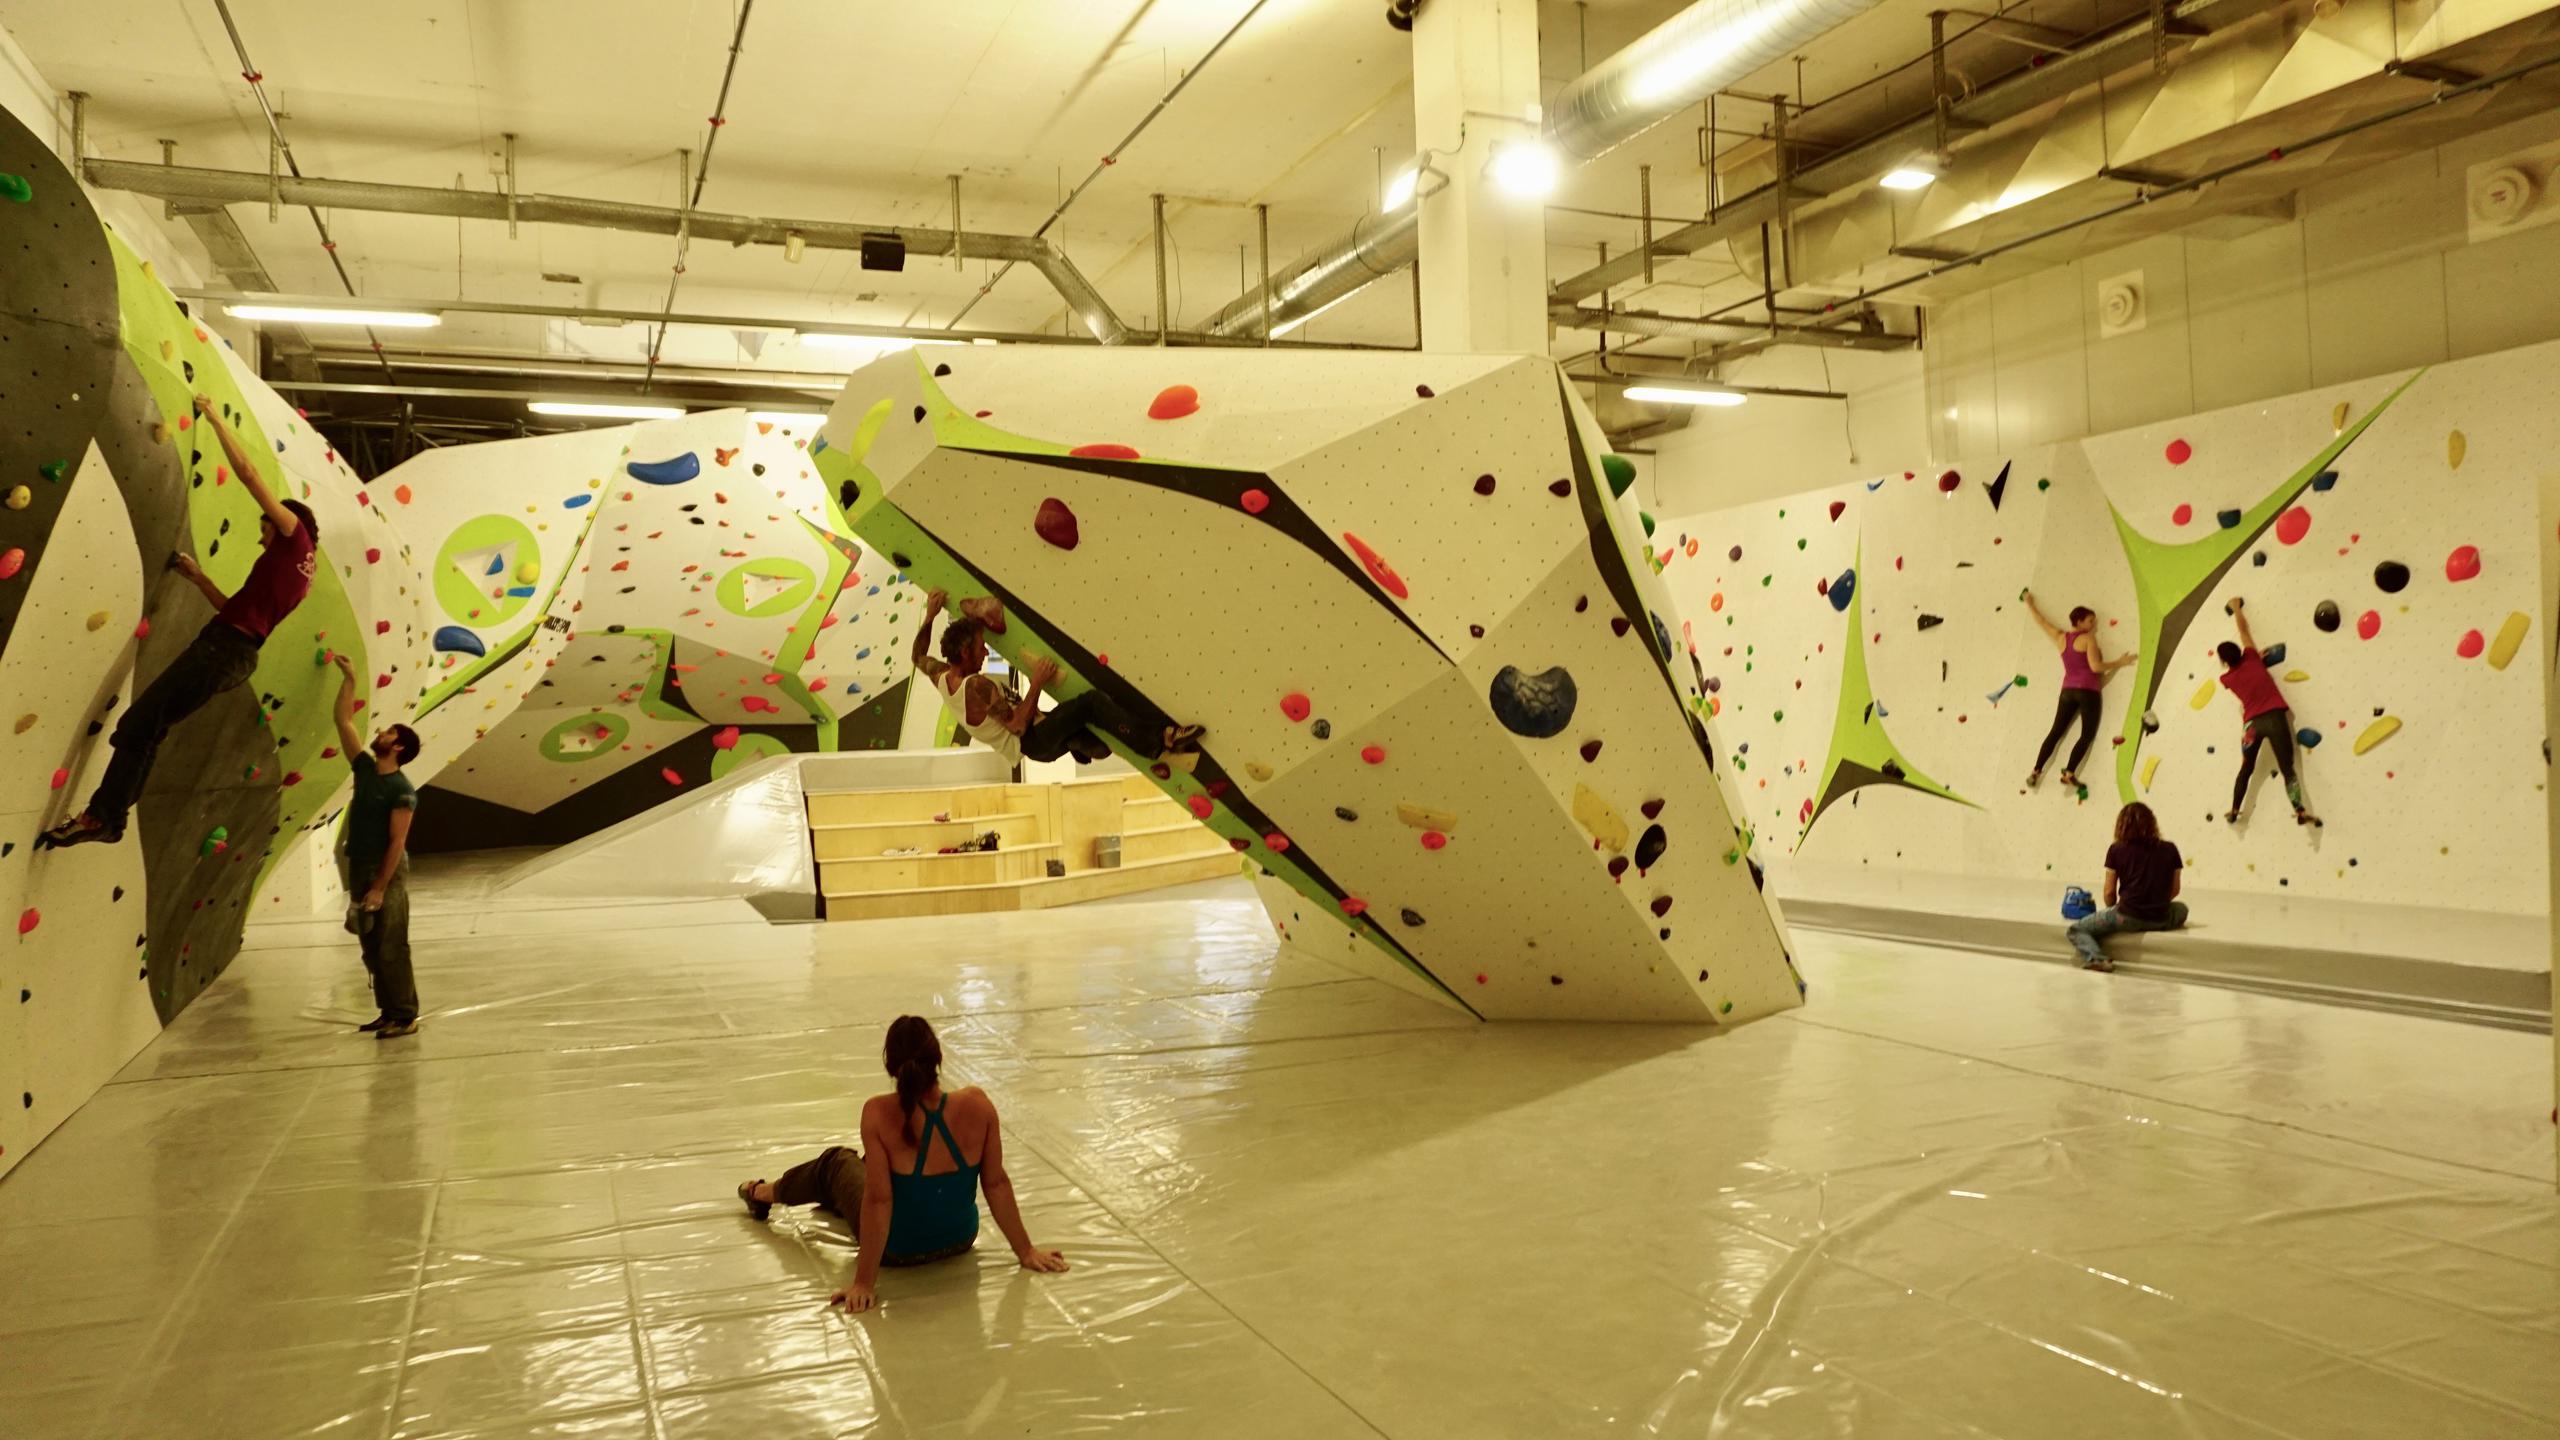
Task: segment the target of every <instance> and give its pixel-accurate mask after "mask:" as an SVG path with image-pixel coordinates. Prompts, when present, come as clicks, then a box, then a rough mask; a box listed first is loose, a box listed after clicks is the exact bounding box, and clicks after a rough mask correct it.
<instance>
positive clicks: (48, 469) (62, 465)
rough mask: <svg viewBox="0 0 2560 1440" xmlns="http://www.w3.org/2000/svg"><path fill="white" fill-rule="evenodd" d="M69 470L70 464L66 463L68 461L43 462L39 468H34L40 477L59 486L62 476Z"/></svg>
mask: <svg viewBox="0 0 2560 1440" xmlns="http://www.w3.org/2000/svg"><path fill="white" fill-rule="evenodd" d="M70 469H71V465H70V462H68V461H65V460H47V461H46V462H44V463H43V464H41V465H39V466H37V467H36V473H37V474H39V475H41V476H43V477H44V478H46V479H47V480H50V481H52V482H54V483H55V484H57V485H59V484H61V483H62V477H63V475H64V474H65V473H66V472H68V471H69V470H70Z"/></svg>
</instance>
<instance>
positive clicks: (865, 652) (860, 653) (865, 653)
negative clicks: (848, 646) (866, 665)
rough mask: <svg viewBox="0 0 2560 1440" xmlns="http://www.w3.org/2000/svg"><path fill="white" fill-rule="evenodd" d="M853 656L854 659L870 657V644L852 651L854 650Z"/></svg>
mask: <svg viewBox="0 0 2560 1440" xmlns="http://www.w3.org/2000/svg"><path fill="white" fill-rule="evenodd" d="M853 658H854V659H856V660H868V659H870V658H871V647H870V646H868V645H865V646H863V647H862V648H861V649H859V650H856V651H854V652H853Z"/></svg>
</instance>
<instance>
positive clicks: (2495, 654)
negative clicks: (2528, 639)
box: [2489, 610, 2532, 670]
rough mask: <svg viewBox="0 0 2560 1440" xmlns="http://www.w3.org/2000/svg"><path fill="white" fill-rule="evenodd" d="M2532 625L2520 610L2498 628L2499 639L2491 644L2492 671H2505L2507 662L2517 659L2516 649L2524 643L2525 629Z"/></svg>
mask: <svg viewBox="0 0 2560 1440" xmlns="http://www.w3.org/2000/svg"><path fill="white" fill-rule="evenodd" d="M2530 623H2532V622H2530V621H2528V620H2527V619H2526V618H2525V614H2524V612H2523V611H2521V610H2518V611H2516V612H2514V613H2513V614H2511V615H2509V616H2508V617H2507V620H2506V623H2505V624H2503V625H2500V626H2499V627H2498V638H2497V639H2495V640H2492V641H2490V642H2489V668H2490V669H2492V670H2504V669H2506V668H2507V662H2508V661H2510V660H2513V659H2514V658H2516V647H2517V646H2519V645H2522V644H2523V643H2524V632H2525V627H2526V626H2527V625H2528V624H2530Z"/></svg>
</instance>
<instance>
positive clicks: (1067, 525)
mask: <svg viewBox="0 0 2560 1440" xmlns="http://www.w3.org/2000/svg"><path fill="white" fill-rule="evenodd" d="M1031 529H1032V531H1033V532H1034V533H1035V534H1037V535H1038V536H1039V537H1040V538H1041V539H1043V540H1046V541H1048V542H1049V543H1050V544H1052V545H1055V546H1057V547H1058V548H1059V549H1061V550H1073V549H1074V548H1076V541H1077V540H1079V539H1081V538H1082V536H1081V535H1080V534H1078V532H1077V530H1076V512H1074V511H1073V510H1070V509H1068V508H1067V502H1066V501H1064V500H1061V499H1059V498H1058V497H1057V496H1055V495H1052V496H1050V497H1048V498H1047V499H1045V500H1043V501H1041V502H1040V510H1039V513H1038V514H1036V515H1033V516H1032V517H1031Z"/></svg>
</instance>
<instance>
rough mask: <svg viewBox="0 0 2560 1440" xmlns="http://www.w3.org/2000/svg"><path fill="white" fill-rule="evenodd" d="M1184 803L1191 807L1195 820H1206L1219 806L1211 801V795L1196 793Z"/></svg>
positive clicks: (1192, 816)
mask: <svg viewBox="0 0 2560 1440" xmlns="http://www.w3.org/2000/svg"><path fill="white" fill-rule="evenodd" d="M1183 803H1185V804H1187V805H1189V806H1190V807H1191V818H1192V819H1194V820H1206V819H1208V818H1209V816H1210V814H1211V813H1212V812H1214V811H1216V809H1217V808H1218V807H1217V806H1215V805H1212V804H1210V803H1209V797H1208V796H1206V795H1194V796H1192V797H1191V798H1190V799H1189V800H1187V801H1185V802H1183Z"/></svg>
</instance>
